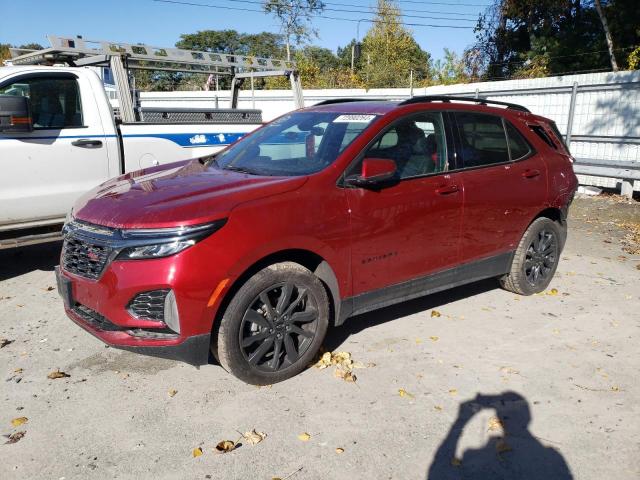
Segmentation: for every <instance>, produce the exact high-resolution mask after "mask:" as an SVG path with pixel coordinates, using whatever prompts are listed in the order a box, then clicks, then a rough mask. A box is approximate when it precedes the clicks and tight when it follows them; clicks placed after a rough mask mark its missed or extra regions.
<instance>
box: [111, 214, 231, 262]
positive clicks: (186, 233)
mask: <svg viewBox="0 0 640 480" xmlns="http://www.w3.org/2000/svg"><path fill="white" fill-rule="evenodd" d="M225 223H226V219H223V220H218V221H215V222H211V223H206V224H203V225H193V226H186V227H175V228H132V229H125V230H121V234H122V238H123V239H125V242H126V243H128V244H129V245H127V246H125V247H124V248H123V249H122V250H121V251H120V253H119V254H118V256H117V257H116V259H117V260H138V259H143V258H162V257H168V256H170V255H175V254H176V253H178V252H181V251H183V250H185V249H186V248H189V247H190V246H192V245H195V244H196V243H198V242H199V241H200V240H203V239H205V238H206V237H208V236H209V235H211V234H212V233H214V232H216V231H217V230H219V229H220V228H222V226H223V225H224V224H225Z"/></svg>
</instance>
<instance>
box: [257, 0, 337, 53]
mask: <svg viewBox="0 0 640 480" xmlns="http://www.w3.org/2000/svg"><path fill="white" fill-rule="evenodd" d="M324 7H325V5H324V3H323V2H322V0H286V1H283V0H264V2H263V8H264V11H265V12H267V13H270V14H272V15H273V16H274V17H276V18H277V19H278V21H279V22H280V24H281V27H282V34H283V35H284V40H285V47H286V52H287V60H291V50H292V49H291V42H292V41H295V42H296V44H300V43H302V42H304V41H307V40H310V39H311V37H312V36H317V32H316V31H315V30H314V29H313V28H312V27H311V20H312V18H313V16H314V15H317V14H320V13H322V11H323V10H324Z"/></svg>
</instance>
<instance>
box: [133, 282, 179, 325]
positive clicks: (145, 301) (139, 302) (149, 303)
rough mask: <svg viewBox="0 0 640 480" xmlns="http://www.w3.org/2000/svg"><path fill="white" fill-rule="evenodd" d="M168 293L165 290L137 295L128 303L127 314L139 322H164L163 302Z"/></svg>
mask: <svg viewBox="0 0 640 480" xmlns="http://www.w3.org/2000/svg"><path fill="white" fill-rule="evenodd" d="M169 292H170V290H169V289H168V288H167V289H162V290H150V291H147V292H141V293H138V294H137V295H136V296H135V297H133V298H132V299H131V301H130V302H129V305H128V307H127V308H128V310H129V313H130V314H131V315H133V316H134V317H136V318H139V319H140V320H153V321H159V322H164V318H165V300H166V298H167V294H168V293H169Z"/></svg>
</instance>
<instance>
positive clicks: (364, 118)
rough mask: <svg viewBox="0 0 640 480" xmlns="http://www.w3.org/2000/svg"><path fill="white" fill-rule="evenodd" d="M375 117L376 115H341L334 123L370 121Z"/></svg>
mask: <svg viewBox="0 0 640 480" xmlns="http://www.w3.org/2000/svg"><path fill="white" fill-rule="evenodd" d="M374 118H376V116H375V115H353V114H352V115H340V116H339V117H336V119H335V120H334V121H333V123H369V122H370V121H371V120H373V119H374Z"/></svg>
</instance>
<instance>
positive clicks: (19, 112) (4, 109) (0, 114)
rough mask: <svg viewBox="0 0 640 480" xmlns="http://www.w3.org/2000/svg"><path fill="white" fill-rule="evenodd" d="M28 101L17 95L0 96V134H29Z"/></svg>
mask: <svg viewBox="0 0 640 480" xmlns="http://www.w3.org/2000/svg"><path fill="white" fill-rule="evenodd" d="M31 130H33V123H31V108H30V106H29V99H28V98H27V97H21V96H17V95H0V132H30V131H31Z"/></svg>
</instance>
